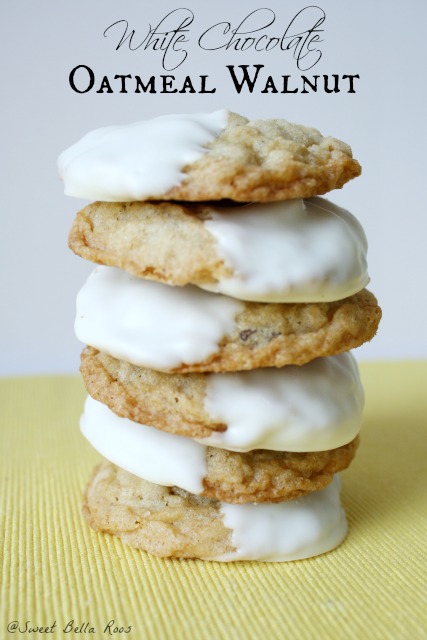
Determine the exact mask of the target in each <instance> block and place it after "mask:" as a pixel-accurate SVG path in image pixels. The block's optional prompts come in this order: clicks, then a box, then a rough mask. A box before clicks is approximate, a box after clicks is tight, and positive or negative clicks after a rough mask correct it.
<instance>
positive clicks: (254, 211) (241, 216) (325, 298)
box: [69, 198, 369, 302]
mask: <svg viewBox="0 0 427 640" xmlns="http://www.w3.org/2000/svg"><path fill="white" fill-rule="evenodd" d="M69 246H70V247H71V249H73V251H75V253H77V254H78V255H80V256H82V257H83V258H86V259H87V260H91V261H93V262H97V263H99V264H105V265H109V266H115V267H119V268H121V269H124V270H126V271H128V272H129V273H132V274H133V275H136V276H138V277H142V278H149V279H152V280H159V281H160V282H165V283H167V284H171V285H179V286H182V285H186V284H196V285H199V286H201V287H203V288H205V289H208V290H210V291H215V292H218V293H222V294H225V295H228V296H231V297H234V298H238V299H242V300H254V301H258V302H329V301H332V300H340V299H342V298H347V297H349V296H351V295H353V294H354V293H357V292H358V291H360V290H361V289H363V288H364V287H365V286H366V285H367V284H368V282H369V277H368V274H367V264H366V253H367V242H366V237H365V234H364V232H363V229H362V227H361V226H360V224H359V223H358V221H357V220H356V218H355V217H354V216H352V215H351V213H349V212H348V211H346V210H345V209H342V208H341V207H338V206H337V205H334V204H333V203H331V202H329V201H328V200H326V199H324V198H311V199H310V200H306V201H303V200H301V199H296V200H288V201H282V202H277V203H269V204H251V205H244V206H235V207H218V206H213V205H207V204H205V205H200V204H199V205H189V204H186V205H185V204H183V203H180V204H178V203H153V202H129V203H120V204H115V203H105V202H95V203H93V204H91V205H88V206H87V207H85V208H84V209H83V210H82V211H80V212H79V213H78V215H77V217H76V220H75V221H74V224H73V226H72V228H71V231H70V236H69Z"/></svg>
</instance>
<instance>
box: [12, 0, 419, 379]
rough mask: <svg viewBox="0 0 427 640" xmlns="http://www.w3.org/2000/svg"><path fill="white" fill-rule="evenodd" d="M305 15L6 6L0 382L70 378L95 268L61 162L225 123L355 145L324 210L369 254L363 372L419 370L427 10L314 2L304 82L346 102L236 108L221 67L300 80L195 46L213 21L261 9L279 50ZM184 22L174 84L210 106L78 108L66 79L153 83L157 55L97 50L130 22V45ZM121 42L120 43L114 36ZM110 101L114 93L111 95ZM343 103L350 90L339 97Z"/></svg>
mask: <svg viewBox="0 0 427 640" xmlns="http://www.w3.org/2000/svg"><path fill="white" fill-rule="evenodd" d="M308 4H309V3H308V2H307V1H306V2H301V1H300V0H298V1H296V0H263V2H261V0H257V1H255V0H245V2H237V1H235V2H232V1H231V0H227V1H225V0H219V1H218V0H217V2H215V3H213V2H206V1H205V0H203V1H202V0H199V1H194V0H185V1H184V0H181V2H179V3H178V2H176V1H174V2H170V1H169V0H168V1H164V2H157V3H152V2H145V1H141V0H138V1H133V0H127V1H122V2H118V1H113V0H96V1H95V0H93V1H91V2H88V1H87V0H74V1H73V2H71V1H67V0H65V1H63V2H57V1H53V0H39V1H38V2H33V1H30V0H24V1H20V2H12V1H11V0H8V1H5V2H3V3H2V9H1V12H2V14H3V15H2V17H1V20H2V25H3V28H4V34H3V37H2V40H1V48H2V51H1V64H2V74H1V79H2V80H1V81H2V93H3V98H2V105H1V108H2V115H3V117H2V124H3V127H2V143H1V153H2V160H1V177H2V200H1V202H2V207H1V233H0V245H1V246H0V260H1V264H0V274H1V275H0V277H1V315H0V323H1V324H0V328H1V331H0V339H1V345H0V349H1V363H0V374H3V375H12V374H17V375H20V374H28V373H65V372H75V371H77V368H78V356H79V352H80V350H81V346H80V345H79V344H78V343H77V341H76V339H75V338H74V336H73V320H74V301H75V296H76V293H77V291H78V289H79V288H80V287H81V285H82V284H83V282H84V281H85V278H86V277H87V275H88V274H89V273H90V271H91V269H92V268H93V266H92V265H91V264H89V263H85V262H84V261H83V260H82V259H80V258H78V257H76V256H74V254H72V253H71V251H69V249H68V248H67V234H68V229H69V227H70V225H71V222H72V219H73V216H74V214H75V213H76V212H77V210H78V209H79V208H81V206H82V205H84V204H85V203H84V202H83V201H79V200H76V199H72V198H68V197H65V196H64V195H63V190H62V185H61V183H60V182H59V180H58V178H57V173H56V158H57V156H58V155H59V153H60V152H61V151H62V150H63V149H65V148H66V147H68V146H69V145H70V144H72V143H73V142H75V141H76V140H77V139H78V138H80V137H81V136H82V135H83V134H84V133H86V132H87V131H89V130H91V129H93V128H96V127H100V126H105V125H109V124H120V123H128V122H132V121H136V120H141V119H145V118H149V117H153V116H155V115H160V114H165V113H171V112H172V113H173V112H197V111H211V110H215V109H219V108H223V107H225V108H229V109H231V110H234V111H237V112H239V113H241V114H243V115H245V116H247V117H249V118H269V117H283V118H285V119H287V120H290V121H291V122H299V123H302V124H306V125H309V126H314V127H316V128H318V129H320V131H321V132H322V133H324V134H325V135H333V136H335V137H338V138H341V139H343V140H345V141H347V142H349V143H350V144H351V146H352V148H353V153H354V155H355V157H356V158H357V159H358V160H359V161H360V162H361V164H362V166H363V174H362V177H360V178H358V179H357V180H354V181H352V182H351V183H350V184H348V185H346V186H345V187H344V189H343V190H341V191H334V192H332V194H330V196H329V197H330V199H331V200H333V201H335V202H337V203H338V204H341V205H343V206H345V207H346V208H347V209H349V210H351V211H352V212H353V213H354V214H355V215H356V216H357V217H358V218H359V220H360V221H361V222H362V224H363V226H364V228H365V231H366V233H367V236H368V239H369V241H370V254H369V265H370V269H369V270H370V275H371V285H370V287H371V289H372V290H373V291H374V292H375V294H376V295H377V297H378V299H379V301H380V303H381V306H382V308H383V312H384V317H383V321H382V324H381V327H380V331H379V333H378V336H377V337H376V338H375V340H374V341H373V342H372V343H370V344H369V345H366V346H364V347H362V348H361V349H359V350H358V352H357V353H358V356H359V359H384V358H386V359H397V358H425V357H427V338H426V330H425V319H426V315H427V302H426V289H427V287H426V275H427V251H426V249H425V247H426V241H427V222H426V212H425V211H424V205H425V198H424V191H425V189H426V183H427V176H426V165H427V163H426V153H427V151H426V149H427V147H426V142H427V141H426V135H425V129H426V125H425V121H426V88H425V87H426V83H427V80H426V76H425V66H424V65H425V45H424V39H425V25H426V24H427V3H426V2H424V0H418V1H417V0H407V1H406V2H402V1H401V0H399V1H398V2H397V1H394V0H376V1H375V2H371V1H370V0H362V1H360V2H358V3H355V2H353V0H351V1H349V0H341V1H340V2H338V1H337V0H319V1H318V2H317V4H318V5H319V6H320V7H321V8H322V9H323V10H324V11H325V13H326V22H325V23H324V25H323V28H324V33H323V36H322V37H323V39H324V41H323V42H322V44H321V45H320V48H321V51H322V54H323V55H322V59H321V61H320V62H319V63H318V64H317V65H316V66H315V67H314V68H313V69H312V70H310V71H307V72H306V75H308V76H310V75H312V74H320V75H321V74H329V75H331V74H334V73H335V74H340V75H342V74H356V73H357V74H360V81H357V82H356V85H355V86H356V89H357V92H356V94H348V93H346V92H340V93H338V94H330V95H328V94H324V93H323V92H318V93H310V94H305V95H301V94H300V93H299V94H293V95H284V94H280V93H279V94H277V95H274V94H271V93H269V94H261V93H260V92H259V91H258V89H256V90H255V92H254V93H253V94H252V95H250V94H249V93H248V92H247V91H245V92H242V94H240V95H238V94H237V93H236V91H235V89H234V87H233V85H232V83H231V81H230V78H229V76H228V72H227V71H226V69H225V65H226V64H235V65H239V64H249V65H251V64H256V63H258V64H265V67H266V69H265V70H264V76H266V75H268V74H271V75H272V76H274V77H275V78H277V79H278V85H280V76H281V75H282V74H288V75H289V74H291V75H292V77H293V78H294V79H295V83H296V85H297V86H298V85H299V86H300V85H301V83H300V82H299V77H300V75H301V73H304V72H301V71H299V70H298V69H297V67H296V64H295V61H294V60H293V58H292V56H291V54H290V53H283V52H282V53H281V52H280V51H272V52H269V53H264V54H263V53H257V54H254V53H253V52H251V51H248V52H246V53H240V52H237V53H236V52H232V51H229V52H224V51H215V52H204V51H202V50H201V49H200V48H199V47H198V44H197V39H198V36H199V35H200V33H201V32H202V31H204V30H205V29H207V28H208V27H209V26H212V25H213V24H215V23H216V22H219V21H230V22H231V23H232V27H235V26H237V24H238V23H239V22H240V21H241V20H242V19H243V18H244V17H245V16H246V15H247V14H248V13H249V12H250V11H252V10H254V9H258V8H260V7H263V6H266V7H269V8H271V9H273V10H274V11H275V13H276V16H277V18H276V22H275V23H274V25H272V26H271V27H270V28H269V29H267V30H266V32H268V33H269V34H270V35H281V34H282V33H283V30H284V28H285V27H286V25H287V24H288V23H289V21H290V20H291V19H292V18H293V16H294V15H295V14H296V13H297V11H299V10H301V9H302V8H303V7H305V6H307V5H308ZM178 7H187V8H190V9H191V10H192V11H193V12H194V14H195V21H194V23H193V24H192V25H191V27H190V42H189V43H188V45H187V47H188V59H187V60H186V62H185V63H184V64H183V65H182V66H181V67H180V68H179V69H178V70H177V71H176V72H171V73H173V74H174V75H176V77H177V81H178V82H177V85H178V86H179V79H181V81H182V80H183V78H184V76H185V75H191V76H192V77H193V78H196V79H197V76H198V75H200V74H209V76H210V82H211V85H212V86H216V87H217V92H216V93H215V94H210V95H199V94H195V95H192V94H174V95H165V94H156V95H150V94H134V93H131V92H129V93H128V94H120V93H118V92H116V93H114V94H105V93H104V94H98V93H96V92H95V90H92V91H90V92H88V93H86V94H77V93H75V92H74V91H72V89H71V88H70V86H69V82H68V77H69V73H70V71H71V69H73V68H74V67H75V66H77V65H79V64H85V65H88V66H89V67H91V68H92V69H93V71H94V72H95V75H96V78H97V83H99V82H100V80H101V78H102V76H103V75H104V74H106V75H108V76H109V77H110V78H111V79H112V78H113V76H114V75H115V74H128V73H129V74H132V75H135V74H138V75H140V76H141V78H146V79H148V78H149V77H150V76H151V75H156V76H159V75H160V74H162V73H163V74H164V73H168V72H165V71H164V70H163V69H162V66H161V55H159V53H158V52H157V53H156V52H150V51H144V50H143V48H142V47H141V48H140V49H138V50H137V51H133V52H132V51H129V50H128V49H127V48H125V47H122V48H121V49H120V50H119V51H116V50H115V46H116V44H117V41H118V37H107V38H105V37H103V31H104V30H105V29H106V27H108V26H109V25H110V24H111V23H113V22H115V21H117V20H121V19H126V20H128V22H129V23H130V25H131V27H132V28H134V29H135V31H136V36H137V37H138V36H140V39H141V40H142V38H143V37H144V36H145V34H146V31H147V28H148V24H149V23H151V24H152V25H154V24H155V23H156V22H158V21H159V20H160V19H161V18H162V17H164V15H166V13H168V11H170V10H172V9H176V8H178ZM117 33H118V32H117ZM113 86H114V87H115V88H117V86H118V85H117V81H116V82H115V83H114V82H113ZM343 88H344V87H343Z"/></svg>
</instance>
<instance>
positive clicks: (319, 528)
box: [209, 476, 347, 562]
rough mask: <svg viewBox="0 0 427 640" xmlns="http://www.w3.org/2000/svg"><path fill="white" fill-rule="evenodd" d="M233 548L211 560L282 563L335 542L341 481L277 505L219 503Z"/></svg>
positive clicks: (343, 525) (339, 536)
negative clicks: (230, 532)
mask: <svg viewBox="0 0 427 640" xmlns="http://www.w3.org/2000/svg"><path fill="white" fill-rule="evenodd" d="M221 511H222V513H223V519H224V524H225V526H226V527H228V528H229V529H231V530H232V532H233V533H232V542H233V544H234V546H235V547H236V549H237V550H236V551H235V552H233V553H228V554H225V555H222V556H219V557H216V558H209V559H210V560H217V561H220V562H233V561H236V560H258V561H261V562H287V561H291V560H302V559H303V558H311V557H312V556H317V555H319V554H321V553H325V552H326V551H331V549H334V548H335V547H337V546H338V545H339V544H340V543H341V542H342V541H343V540H344V538H345V536H346V534H347V521H346V518H345V513H344V510H343V509H342V508H341V505H340V481H339V477H338V476H335V477H334V479H333V481H332V482H331V484H329V485H328V486H327V487H326V488H325V489H323V490H322V491H316V492H314V493H310V494H309V495H306V496H303V497H302V498H300V499H298V500H291V501H289V502H280V503H278V504H268V503H263V504H225V503H222V504H221Z"/></svg>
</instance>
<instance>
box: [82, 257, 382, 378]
mask: <svg viewBox="0 0 427 640" xmlns="http://www.w3.org/2000/svg"><path fill="white" fill-rule="evenodd" d="M380 317H381V310H380V308H379V307H378V305H377V302H376V299H375V297H374V296H373V295H372V294H371V293H369V292H368V291H367V290H363V291H361V292H359V293H357V294H355V295H354V296H351V297H350V298H346V299H344V300H339V301H336V302H329V303H312V304H303V303H295V304H277V303H276V304H267V303H257V302H241V301H238V300H236V299H233V298H229V297H227V296H223V295H219V294H214V293H210V292H206V291H203V290H202V289H200V288H198V287H195V286H191V285H188V286H186V287H170V286H168V285H165V284H161V283H158V282H153V281H149V280H143V279H141V278H135V277H134V276H131V275H130V274H128V273H127V272H125V271H122V270H120V269H116V268H114V267H105V266H101V267H97V268H96V269H95V270H94V271H93V273H92V274H91V276H90V277H89V279H88V281H87V283H86V285H85V286H84V287H83V288H82V289H81V290H80V292H79V294H78V296H77V314H76V323H75V330H76V335H77V338H78V339H79V340H81V342H83V343H85V344H87V345H89V346H92V347H94V348H96V349H97V350H99V351H103V352H105V353H107V354H109V355H112V356H113V357H115V358H118V359H119V360H125V361H126V362H130V363H132V364H135V365H138V366H142V367H149V368H152V369H155V370H158V371H166V372H173V373H178V372H180V373H188V372H197V371H199V372H202V371H213V372H215V371H218V372H223V371H239V370H245V369H254V368H257V367H270V366H276V367H281V366H284V365H288V364H304V363H305V362H309V361H310V360H313V359H314V358H317V357H322V356H328V355H335V354H338V353H341V352H343V351H348V350H349V349H352V348H354V347H357V346H360V345H361V344H363V342H365V341H366V340H370V339H371V338H372V337H373V336H374V335H375V332H376V330H377V327H378V323H379V321H380Z"/></svg>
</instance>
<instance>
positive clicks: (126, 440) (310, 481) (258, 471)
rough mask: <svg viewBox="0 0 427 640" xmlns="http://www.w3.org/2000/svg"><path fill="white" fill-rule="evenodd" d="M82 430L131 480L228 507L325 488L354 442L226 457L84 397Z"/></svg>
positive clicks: (344, 463)
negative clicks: (181, 491)
mask: <svg viewBox="0 0 427 640" xmlns="http://www.w3.org/2000/svg"><path fill="white" fill-rule="evenodd" d="M80 426H81V430H82V433H83V435H84V436H85V437H86V438H87V439H88V440H89V442H90V443H91V444H92V446H93V447H94V448H95V449H96V450H97V451H98V452H99V453H101V455H103V456H104V458H107V460H109V461H110V462H113V463H114V464H117V465H118V466H119V467H121V468H122V469H125V470H126V471H129V472H130V473H133V474H134V475H136V476H138V477H140V478H143V479H144V480H148V481H149V482H154V483H156V484H159V485H165V486H178V487H181V488H182V489H185V490H186V491H190V492H191V493H194V494H195V495H203V496H206V497H209V498H215V499H217V500H223V501H224V502H230V503H245V502H281V501H284V500H295V499H296V498H299V497H301V496H303V495H305V494H307V493H311V492H312V491H319V490H320V489H323V488H324V487H325V486H326V485H328V484H329V483H330V482H331V480H332V477H333V475H334V474H335V473H337V472H339V471H342V470H343V469H345V468H346V467H347V466H348V465H349V464H350V462H351V460H352V459H353V457H354V455H355V453H356V449H357V446H358V438H357V437H356V438H355V439H354V440H353V441H352V442H349V443H348V444H346V445H344V446H342V447H339V448H337V449H331V450H328V451H316V452H306V453H296V452H286V451H283V452H282V451H267V450H263V449H257V450H254V451H249V452H247V453H238V452H231V451H226V450H225V449H219V448H216V447H207V446H205V445H203V444H200V443H198V442H196V441H195V440H192V439H191V438H185V437H183V436H176V435H173V434H170V433H166V432H165V431H161V430H159V429H155V428H153V427H148V426H146V425H142V424H140V423H137V422H132V421H131V420H128V419H127V418H120V417H119V416H117V415H116V414H115V413H114V412H113V411H111V410H110V409H109V408H108V407H107V406H106V405H104V404H102V403H100V402H98V401H97V400H94V399H93V398H91V396H88V398H87V399H86V404H85V410H84V412H83V415H82V418H81V421H80Z"/></svg>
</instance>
